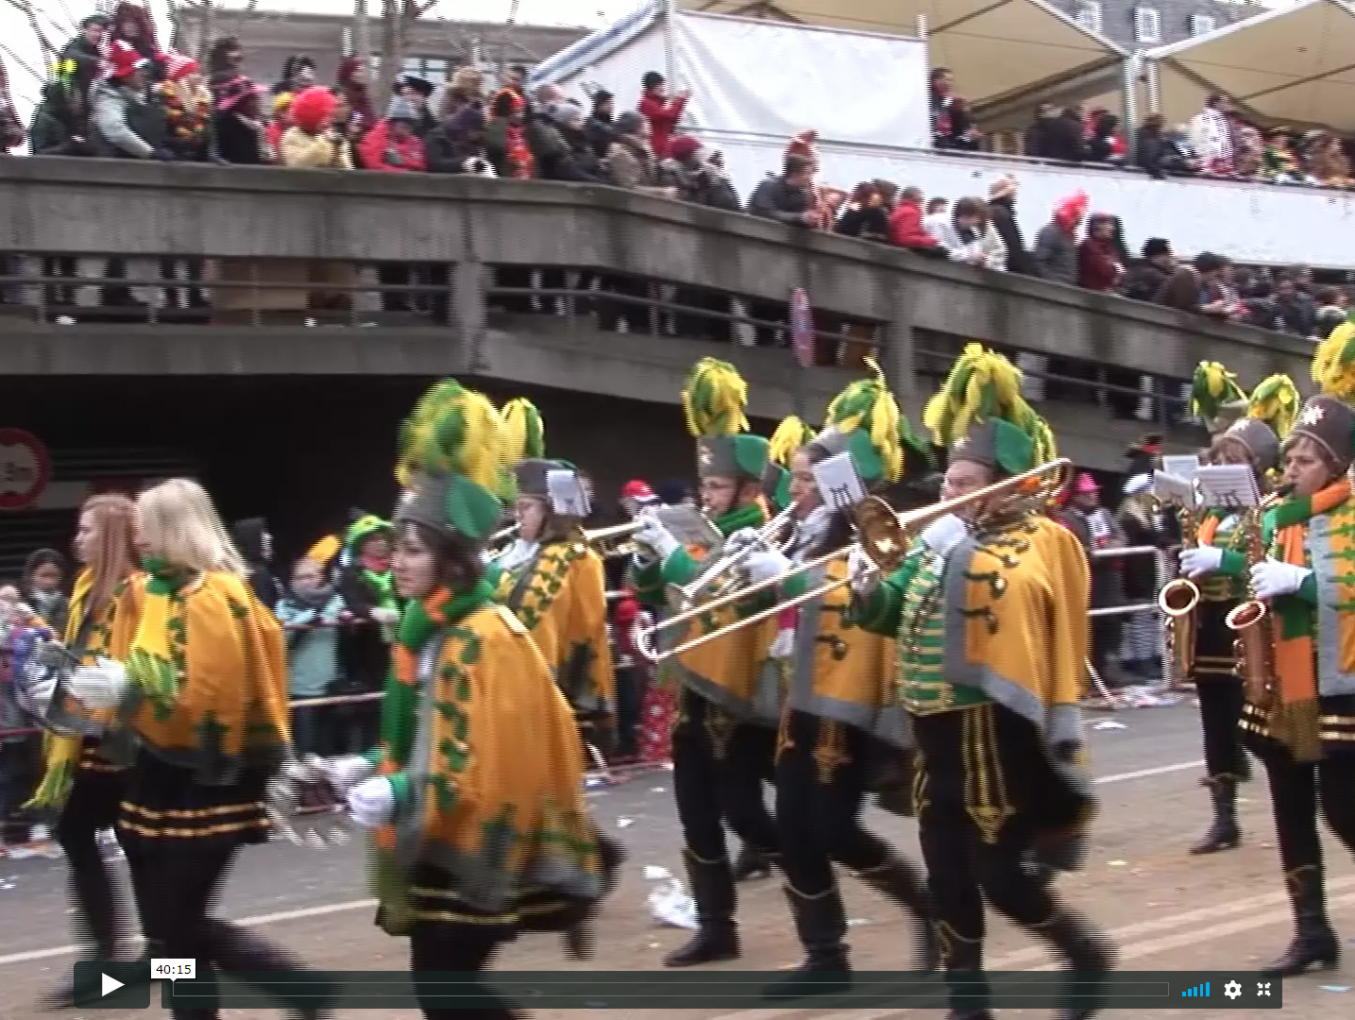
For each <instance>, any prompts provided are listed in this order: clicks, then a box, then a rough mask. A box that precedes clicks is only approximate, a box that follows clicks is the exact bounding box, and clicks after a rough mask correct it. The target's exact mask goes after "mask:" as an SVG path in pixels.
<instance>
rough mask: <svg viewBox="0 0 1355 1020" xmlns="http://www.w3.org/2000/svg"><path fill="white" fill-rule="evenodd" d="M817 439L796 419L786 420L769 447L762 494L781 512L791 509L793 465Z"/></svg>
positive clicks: (792, 417)
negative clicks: (804, 448)
mask: <svg viewBox="0 0 1355 1020" xmlns="http://www.w3.org/2000/svg"><path fill="white" fill-rule="evenodd" d="M813 439H814V430H813V429H812V428H811V427H810V426H809V425H807V424H806V423H805V422H803V421H801V420H800V418H798V417H797V416H796V415H793V414H792V415H791V416H790V417H788V418H784V419H782V421H781V424H780V425H778V426H777V427H776V431H775V432H773V433H772V438H771V440H770V441H769V442H768V444H767V466H766V468H765V469H763V472H762V494H763V495H764V496H765V497H767V499H768V500H769V501H770V502H771V503H772V505H773V506H774V507H775V508H776V509H777V511H781V510H784V509H786V507H788V506H790V462H791V458H792V457H794V456H795V454H796V453H797V452H799V450H800V449H801V448H802V447H804V446H806V445H807V444H809V443H810V442H811V441H812V440H813Z"/></svg>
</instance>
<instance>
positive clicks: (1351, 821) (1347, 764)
mask: <svg viewBox="0 0 1355 1020" xmlns="http://www.w3.org/2000/svg"><path fill="white" fill-rule="evenodd" d="M1262 761H1263V762H1264V763H1265V766H1266V775H1267V777H1268V778H1269V780H1270V807H1271V811H1272V812H1273V814H1274V816H1275V834H1276V839H1277V841H1278V843H1279V847H1280V863H1281V864H1282V865H1283V867H1284V871H1285V874H1286V875H1289V874H1293V873H1294V872H1295V871H1297V870H1298V869H1300V868H1312V867H1316V868H1318V869H1320V868H1321V867H1322V841H1321V839H1320V838H1319V837H1318V832H1317V811H1318V806H1319V804H1320V805H1321V808H1322V814H1323V815H1324V816H1325V817H1326V819H1327V825H1328V826H1329V827H1330V828H1331V830H1332V832H1334V833H1335V834H1336V837H1337V839H1339V840H1340V841H1341V843H1342V845H1343V846H1345V848H1346V850H1347V851H1348V852H1349V853H1351V854H1355V796H1352V791H1355V753H1350V752H1347V753H1344V754H1335V755H1332V756H1329V757H1327V758H1324V759H1322V760H1321V761H1318V762H1296V761H1294V759H1293V757H1292V756H1291V755H1290V754H1289V752H1288V751H1286V750H1285V749H1284V748H1282V747H1278V746H1275V747H1272V748H1270V749H1269V750H1268V751H1267V753H1266V754H1265V755H1264V757H1263V758H1262Z"/></svg>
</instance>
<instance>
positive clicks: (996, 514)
mask: <svg viewBox="0 0 1355 1020" xmlns="http://www.w3.org/2000/svg"><path fill="white" fill-rule="evenodd" d="M1072 476H1073V462H1072V461H1070V460H1067V459H1063V458H1061V459H1059V460H1052V461H1050V462H1049V463H1047V464H1042V465H1041V466H1040V467H1037V468H1033V469H1032V470H1030V471H1026V472H1025V473H1023V474H1019V475H1015V476H1013V477H1011V478H1007V479H1004V480H1003V481H1000V482H995V483H993V484H992V485H988V486H985V487H984V488H982V489H977V490H975V491H974V492H971V493H968V494H966V495H964V496H957V497H956V498H954V499H947V500H942V501H941V502H939V503H934V504H932V505H931V506H929V507H923V508H922V509H920V510H909V511H906V512H904V513H897V512H895V510H894V508H893V507H891V506H890V505H889V504H888V503H887V502H885V501H884V500H883V499H881V498H880V497H878V496H870V497H868V498H867V499H865V500H864V501H863V502H861V503H858V504H857V505H856V507H854V508H853V510H852V523H853V525H854V527H855V529H856V535H857V540H856V541H855V542H853V543H851V544H850V545H846V546H843V547H842V548H841V549H835V550H833V551H832V552H830V553H825V554H824V555H822V556H819V557H816V558H815V559H812V560H809V561H807V562H805V563H801V564H799V565H798V566H795V567H792V568H790V569H789V570H785V571H783V572H782V573H780V574H778V575H777V576H776V577H771V578H768V579H766V580H765V581H759V582H757V583H756V584H748V585H743V586H741V587H739V588H738V589H736V590H734V591H730V592H726V593H724V594H721V595H719V596H717V597H716V598H713V599H710V600H707V601H706V602H704V603H702V604H701V605H699V606H695V607H691V608H687V609H684V610H683V611H682V612H680V613H676V614H674V615H672V616H669V617H667V618H666V619H663V620H660V621H659V622H657V623H655V624H654V625H653V626H650V627H644V628H637V629H636V630H635V631H634V633H633V637H634V644H635V649H636V651H638V652H639V653H640V655H642V656H643V657H644V658H645V659H647V660H648V661H649V662H651V663H660V662H664V661H666V660H668V659H671V658H673V657H674V656H678V655H682V654H684V653H686V652H689V651H691V650H692V649H694V648H699V647H700V646H701V645H704V644H708V643H709V642H711V641H715V640H717V639H719V638H722V637H725V636H726V635H728V634H732V633H733V632H735V631H738V630H742V629H743V628H745V627H751V626H754V625H756V624H759V623H761V622H762V621H764V620H768V619H771V618H772V617H775V616H779V615H780V614H781V613H784V612H785V611H786V610H787V609H794V608H795V607H796V606H799V605H802V604H804V603H806V602H810V601H812V600H814V599H820V598H823V597H824V596H825V595H827V594H829V593H830V592H833V591H836V590H837V589H838V588H843V587H845V586H847V585H848V584H850V583H851V580H852V579H851V578H850V577H846V578H842V579H840V580H835V581H826V582H824V583H823V584H821V585H819V586H818V587H816V588H813V589H812V590H810V591H807V592H805V593H803V594H801V595H797V596H795V597H794V598H790V599H785V600H782V601H780V602H778V603H776V605H774V606H771V607H769V608H767V609H764V610H761V611H759V612H756V613H753V614H751V615H749V616H746V617H743V618H741V619H739V620H736V621H735V622H733V623H731V624H729V625H728V626H725V627H721V628H719V629H718V630H713V631H710V632H709V633H707V634H703V635H701V636H700V637H696V638H692V639H691V640H690V641H684V642H682V643H680V644H678V645H675V646H674V647H672V648H667V649H664V650H663V651H659V650H658V649H657V648H656V647H655V638H656V637H657V636H658V635H660V634H662V633H664V632H666V631H669V630H672V629H674V628H678V627H684V626H686V625H687V624H689V623H691V622H692V621H693V620H695V619H697V618H698V617H701V616H704V615H705V614H706V613H709V612H713V611H715V610H718V609H721V608H723V607H725V606H728V605H732V604H733V603H735V602H740V601H742V600H743V599H746V598H749V597H750V596H753V595H757V594H759V593H761V592H763V591H767V590H769V589H776V588H779V587H780V586H781V585H783V584H785V583H786V582H787V581H789V580H791V579H792V578H795V577H799V576H800V575H802V574H807V573H810V572H812V571H818V570H821V569H823V568H825V567H827V566H828V565H829V564H831V563H834V562H836V561H838V560H842V559H846V558H847V557H848V556H850V555H851V553H852V550H853V549H857V548H860V549H861V550H862V552H864V553H865V554H866V555H867V556H868V557H869V558H870V560H871V562H872V563H874V564H875V567H876V568H877V569H878V570H880V571H881V572H882V573H886V574H889V573H893V572H894V571H895V570H897V569H898V568H899V566H900V564H902V563H903V562H904V560H905V559H906V558H907V557H908V555H909V551H908V550H909V547H910V546H911V545H912V544H913V541H914V539H916V538H917V537H918V536H919V535H920V534H921V533H922V532H923V531H924V530H925V529H926V528H927V526H928V525H930V524H931V523H932V522H934V521H937V520H939V519H940V518H942V517H945V516H947V515H949V514H953V513H956V512H958V511H961V510H968V511H974V515H973V518H974V523H975V525H976V526H977V527H980V528H981V527H983V526H985V525H986V524H991V523H993V522H996V521H999V520H1010V519H1012V518H1015V517H1017V516H1021V515H1029V514H1034V513H1041V512H1043V510H1044V509H1045V508H1046V507H1047V506H1048V505H1049V503H1050V502H1051V501H1052V500H1053V499H1054V498H1055V497H1056V496H1057V495H1058V493H1059V492H1060V491H1062V490H1063V489H1064V488H1066V487H1067V486H1068V483H1069V482H1070V481H1071V480H1072Z"/></svg>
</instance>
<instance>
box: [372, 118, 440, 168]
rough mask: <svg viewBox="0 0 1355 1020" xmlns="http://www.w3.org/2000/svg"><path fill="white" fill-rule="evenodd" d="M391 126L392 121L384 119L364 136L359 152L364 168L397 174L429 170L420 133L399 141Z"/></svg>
mask: <svg viewBox="0 0 1355 1020" xmlns="http://www.w3.org/2000/svg"><path fill="white" fill-rule="evenodd" d="M389 127H390V122H389V121H384V120H383V121H382V122H381V123H380V124H378V125H377V126H376V127H374V128H372V130H370V131H368V132H367V134H366V135H365V136H364V137H363V139H362V142H361V144H360V146H359V153H358V154H359V158H360V159H361V160H362V166H363V168H364V169H366V170H380V171H384V172H386V173H397V174H411V173H422V172H423V171H425V170H427V169H428V161H427V158H426V157H425V155H424V151H423V140H422V139H421V138H419V136H418V135H414V134H412V135H410V136H409V137H408V138H406V139H404V140H403V141H399V142H397V141H395V140H394V139H393V138H391V136H390V131H389Z"/></svg>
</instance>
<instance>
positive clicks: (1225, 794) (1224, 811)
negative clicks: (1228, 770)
mask: <svg viewBox="0 0 1355 1020" xmlns="http://www.w3.org/2000/svg"><path fill="white" fill-rule="evenodd" d="M1209 796H1210V798H1211V799H1212V800H1213V801H1214V823H1213V824H1212V825H1211V826H1209V831H1208V832H1206V833H1205V834H1204V838H1203V839H1202V840H1200V841H1199V842H1198V843H1196V844H1195V845H1194V846H1193V847H1191V848H1190V852H1191V853H1192V854H1216V853H1218V852H1219V851H1220V850H1232V849H1233V848H1234V847H1236V846H1237V845H1238V844H1239V843H1241V842H1242V830H1241V829H1240V828H1238V825H1237V780H1236V779H1234V778H1233V777H1232V776H1211V777H1210V778H1209Z"/></svg>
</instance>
